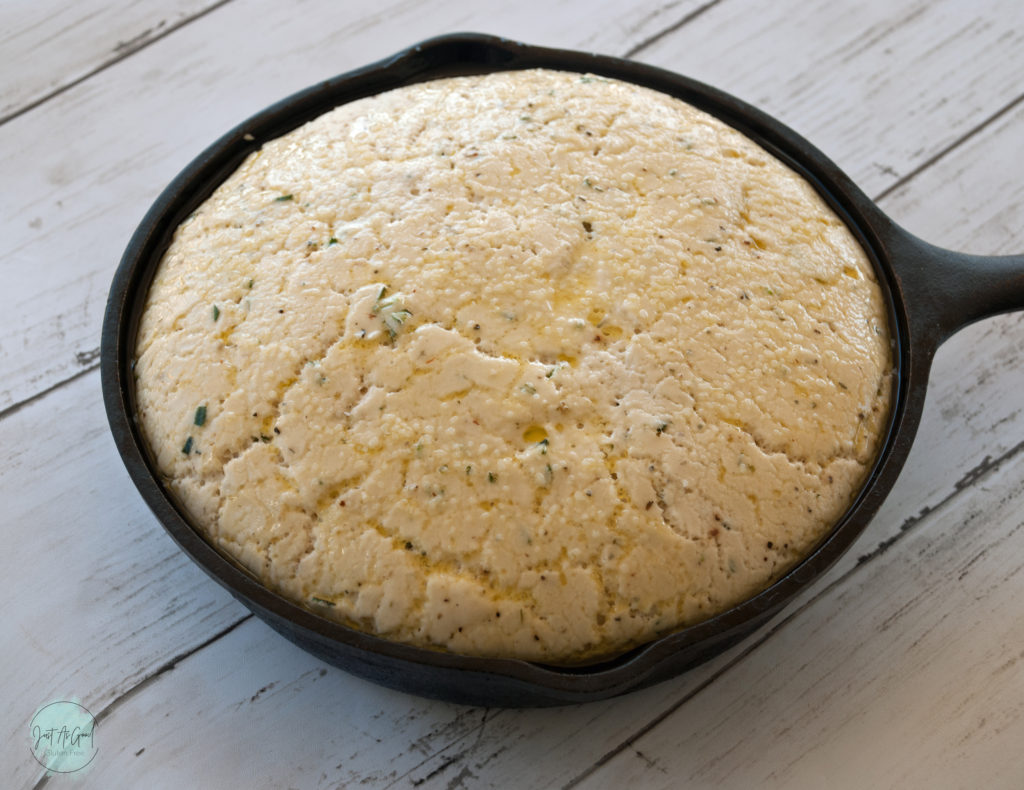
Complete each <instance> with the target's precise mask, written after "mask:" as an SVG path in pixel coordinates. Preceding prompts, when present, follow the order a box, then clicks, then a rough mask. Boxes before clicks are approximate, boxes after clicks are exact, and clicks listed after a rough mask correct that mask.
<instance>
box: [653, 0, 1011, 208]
mask: <svg viewBox="0 0 1024 790" xmlns="http://www.w3.org/2000/svg"><path fill="white" fill-rule="evenodd" d="M1022 49H1024V6H1022V5H1021V3H1019V2H1017V0H986V2H984V3H963V2H957V0H943V1H942V2H931V0H912V1H911V2H900V3H884V2H882V3H876V2H871V3H833V2H828V0H812V2H807V3H804V4H802V5H801V6H800V10H799V11H798V12H794V10H793V6H791V5H790V4H789V3H768V4H765V5H763V6H759V7H758V9H757V11H756V13H755V12H753V11H752V9H751V7H750V6H749V5H748V4H746V3H742V2H725V3H720V4H718V5H716V6H714V7H713V8H711V9H709V10H708V11H707V13H705V14H703V15H702V16H701V18H700V20H699V24H697V25H692V26H687V27H685V28H683V29H682V30H680V31H678V32H677V33H675V34H673V35H670V36H666V37H664V38H663V39H661V40H659V41H658V42H656V43H655V44H654V45H653V46H651V47H650V48H649V49H646V50H644V52H643V53H642V54H641V55H640V56H639V57H640V59H642V60H644V61H646V62H649V63H652V64H654V65H658V66H664V67H666V68H670V69H674V70H677V71H680V72H682V73H684V74H688V75H689V76H692V77H695V78H697V79H700V80H704V81H706V82H709V83H711V84H713V85H716V86H718V87H720V88H722V89H724V90H727V91H730V92H732V93H735V94H736V95H737V96H739V97H740V98H742V99H745V100H746V101H749V102H750V103H752V104H754V105H755V106H757V107H759V108H760V109H762V110H764V111H765V112H768V113H770V114H772V115H774V116H776V117H777V118H778V119H779V120H781V121H783V122H784V123H787V124H789V125H791V126H792V127H793V128H794V129H796V130H797V131H798V132H800V133H801V134H803V135H805V136H806V137H807V138H808V139H809V140H810V141H811V142H812V143H813V144H814V145H816V146H817V147H818V148H820V149H821V150H823V151H824V152H825V153H826V154H827V155H828V156H829V157H831V158H832V159H833V160H835V162H836V163H837V164H839V166H840V167H842V168H843V169H844V170H846V171H847V173H848V175H850V176H851V177H852V178H853V179H854V181H856V182H857V184H858V185H859V186H860V187H861V188H862V189H864V190H865V191H866V192H867V193H868V194H869V195H874V194H877V193H878V192H880V191H881V190H883V189H885V188H887V187H888V186H889V185H890V184H891V183H892V181H893V179H894V178H899V177H901V176H903V175H905V174H907V173H909V172H911V171H912V170H913V169H914V168H916V167H918V166H919V165H921V164H922V163H924V162H927V161H928V160H929V159H930V157H932V156H933V155H934V154H935V153H936V152H938V151H941V150H942V149H944V148H945V147H946V146H947V145H949V144H950V143H952V142H953V141H955V140H957V139H958V138H959V137H960V136H961V135H963V134H966V133H967V132H969V131H970V130H971V128H972V126H973V124H975V123H977V122H978V120H979V119H981V118H984V117H986V116H988V115H990V114H991V113H993V112H995V111H996V110H998V109H999V108H1001V107H1004V106H1006V105H1007V104H1008V103H1010V102H1012V101H1014V100H1015V99H1017V98H1019V97H1020V96H1021V94H1022V92H1024V91H1022V86H1024V58H1020V57H1016V56H1015V53H1017V52H1019V51H1021V50H1022ZM996 60H1001V61H1002V62H1001V63H1000V64H999V65H996V63H995V61H996ZM993 69H995V72H997V73H998V76H996V73H995V72H993ZM997 83H998V84H997Z"/></svg>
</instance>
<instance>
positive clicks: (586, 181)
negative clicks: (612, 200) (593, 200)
mask: <svg viewBox="0 0 1024 790" xmlns="http://www.w3.org/2000/svg"><path fill="white" fill-rule="evenodd" d="M583 183H584V184H585V185H586V186H588V187H590V188H591V189H593V190H594V191H595V192H604V190H603V189H602V188H601V187H599V186H595V185H594V183H593V182H592V181H591V180H590V179H589V178H584V179H583Z"/></svg>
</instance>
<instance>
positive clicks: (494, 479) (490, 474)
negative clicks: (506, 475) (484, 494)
mask: <svg viewBox="0 0 1024 790" xmlns="http://www.w3.org/2000/svg"><path fill="white" fill-rule="evenodd" d="M487 482H488V483H497V482H498V476H497V475H496V474H494V472H488V473H487Z"/></svg>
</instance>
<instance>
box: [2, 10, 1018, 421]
mask: <svg viewBox="0 0 1024 790" xmlns="http://www.w3.org/2000/svg"><path fill="white" fill-rule="evenodd" d="M699 7H700V6H699V5H698V4H697V3H696V2H694V1H693V0H691V1H690V2H685V3H677V4H674V5H671V6H666V7H665V9H662V8H661V7H660V6H658V7H655V6H650V7H649V8H650V9H652V10H651V11H650V12H649V13H646V14H641V13H638V12H637V11H636V10H635V9H634V7H633V6H631V5H628V4H621V3H615V2H613V0H604V2H602V3H599V4H597V5H595V4H594V3H559V4H543V3H541V2H539V1H538V0H531V2H529V3H516V4H505V5H502V6H500V7H499V8H498V9H497V10H496V9H486V10H484V9H473V10H468V9H467V8H466V6H465V5H464V4H463V3H462V2H454V0H449V2H447V3H444V4H430V5H429V6H428V5H427V4H423V3H410V2H405V1H404V0H390V2H387V3H382V4H381V5H380V6H379V7H376V8H375V9H374V11H373V15H372V16H364V17H358V16H357V17H353V16H352V15H351V13H350V12H349V11H348V10H346V9H345V8H344V7H343V6H341V5H339V4H329V3H323V7H322V8H321V7H319V6H315V7H314V6H313V5H307V6H306V7H304V9H303V12H301V13H296V12H295V11H294V10H293V9H292V7H291V6H286V5H283V4H279V3H278V4H271V3H267V5H266V8H265V9H264V8H262V7H261V9H260V14H259V16H260V18H261V20H262V24H261V26H260V27H259V28H258V29H254V28H253V27H252V26H251V25H248V24H247V20H248V18H250V17H251V16H252V14H253V13H254V11H253V9H252V8H251V7H250V6H248V5H247V6H244V7H242V6H237V5H236V4H233V3H232V4H230V5H228V6H226V7H224V8H221V9H218V10H217V11H215V12H213V13H211V14H209V15H208V16H207V17H205V18H204V19H203V25H202V30H201V31H200V30H198V29H196V30H193V31H190V30H189V27H186V28H183V29H182V30H180V31H178V32H177V33H175V34H174V35H173V36H170V37H168V38H167V39H164V40H162V41H160V42H157V43H156V44H154V45H153V46H152V47H148V48H147V49H146V50H144V51H142V52H139V53H137V54H136V55H135V56H133V57H132V58H130V59H128V60H127V61H125V62H123V63H119V64H117V65H116V66H114V67H112V68H110V69H108V70H106V71H104V72H103V73H102V74H100V75H97V77H96V78H95V79H92V80H89V81H88V82H87V83H85V84H83V85H81V86H78V87H76V88H75V89H74V90H71V91H68V92H67V93H65V94H62V95H61V96H59V97H57V98H56V99H55V100H54V101H52V102H47V104H46V105H44V106H42V107H39V108H37V109H36V110H34V111H33V112H32V113H29V114H28V115H26V116H23V117H21V118H18V119H16V120H15V121H13V122H11V123H9V124H7V125H6V126H4V127H2V128H0V169H2V170H3V172H4V173H5V180H6V183H7V189H6V190H5V191H4V193H3V195H2V196H0V209H2V212H0V230H2V232H3V235H4V237H5V238H6V239H7V240H8V243H7V245H6V246H5V250H4V253H3V259H2V260H3V263H2V265H3V268H4V271H5V273H6V274H7V276H8V278H9V279H10V280H12V281H14V282H15V283H17V285H18V287H17V288H16V289H15V290H14V291H13V292H12V291H7V292H4V293H0V322H2V323H0V330H2V331H0V366H2V367H3V369H4V370H5V371H6V372H7V375H6V376H5V378H4V381H3V382H0V410H2V409H3V408H5V407H7V406H9V405H10V404H13V403H17V402H20V401H21V400H23V399H25V398H27V397H30V396H31V395H32V394H34V393H37V392H40V391H42V390H45V389H46V388H48V387H50V386H53V385H54V384H55V383H57V382H59V381H61V380H63V379H65V378H67V377H69V376H71V375H74V374H75V373H76V372H79V371H80V370H81V369H82V368H83V365H85V366H88V365H89V364H92V361H93V360H94V359H95V355H96V348H97V335H98V329H99V325H100V321H101V316H102V310H103V304H104V301H105V296H106V291H107V288H108V284H109V279H110V276H111V274H112V271H113V267H114V265H115V264H116V261H117V260H118V258H119V257H120V254H121V251H122V249H123V246H124V244H125V243H126V241H127V239H128V237H129V236H130V234H131V231H132V229H133V227H134V225H135V224H136V223H137V221H138V220H139V219H140V218H141V216H142V214H143V212H144V208H145V207H146V206H147V205H148V204H149V203H150V202H151V201H152V199H153V198H154V196H155V194H156V193H157V192H158V191H159V189H160V188H161V187H162V186H163V185H164V184H166V183H167V181H169V180H170V178H172V177H173V175H174V173H175V172H177V170H178V169H180V167H181V166H183V165H184V164H185V163H186V162H187V161H188V159H190V158H191V156H193V155H194V154H196V153H197V152H198V151H199V150H200V149H201V148H202V147H203V146H204V145H205V144H207V143H208V142H210V141H212V140H213V139H214V138H216V137H217V136H218V134H220V133H221V132H222V131H224V130H225V129H227V128H229V127H230V126H231V125H233V124H234V123H235V122H236V121H237V120H239V119H240V118H243V117H245V116H246V115H248V114H249V113H251V112H253V111H255V110H257V109H259V108H260V107H262V106H264V105H265V104H267V103H268V102H270V101H272V100H274V99H276V98H279V97H281V96H283V95H286V94H287V93H289V92H291V91H293V90H295V89H298V88H300V87H303V86H304V85H307V84H310V83H312V82H314V81H315V80H317V79H320V78H322V77H324V76H327V75H329V74H332V73H335V72H338V71H343V70H345V69H347V68H351V67H353V66H356V65H360V64H362V63H365V62H367V61H370V60H373V59H375V58H377V57H380V56H381V55H382V54H384V53H388V52H391V51H393V50H395V49H398V48H399V47H401V46H404V45H407V44H409V43H411V42H412V41H414V40H416V39H418V38H421V37H423V36H426V35H430V34H433V33H438V32H442V31H444V30H447V29H452V28H460V27H461V28H473V27H475V28H479V29H482V30H485V31H486V30H493V31H499V32H502V33H504V34H506V35H509V36H511V37H518V38H524V39H527V40H532V41H536V42H538V43H548V44H554V43H557V44H560V45H563V46H579V47H585V48H591V49H599V50H603V51H609V52H626V51H629V50H630V49H631V48H632V47H634V46H635V45H636V44H638V43H641V42H643V41H644V40H646V39H648V38H650V36H651V35H652V33H655V32H657V31H658V30H659V29H660V27H659V26H664V25H665V24H667V22H668V21H669V20H671V19H674V18H677V17H678V18H680V19H681V18H684V17H686V16H687V15H688V14H689V13H691V12H693V11H694V10H695V9H697V8H699ZM787 7H788V6H787V5H786V4H784V3H783V4H773V5H772V6H771V7H770V9H766V10H765V11H764V13H768V14H770V15H771V16H770V17H769V18H767V19H762V18H761V17H760V16H758V17H753V16H750V14H749V7H748V6H746V5H745V4H743V3H737V2H720V3H718V4H716V5H714V6H712V7H711V8H710V9H709V10H708V11H706V12H704V13H703V14H700V15H699V16H697V17H696V18H695V19H694V20H693V21H692V22H691V23H690V24H687V25H684V26H683V27H682V28H680V29H679V30H677V31H675V32H674V33H673V34H671V35H668V36H666V37H664V38H662V39H660V40H658V41H657V42H655V44H654V45H652V46H651V47H650V48H649V49H646V50H644V51H643V52H642V53H641V55H642V57H644V58H645V59H648V60H650V61H652V62H655V63H658V64H661V65H666V66H669V67H671V68H676V69H679V70H680V71H683V72H685V73H691V74H693V75H695V76H698V77H700V78H702V79H705V80H707V81H709V82H712V83H714V84H718V85H721V86H723V87H726V88H731V89H733V90H735V91H736V92H737V93H738V94H740V95H741V96H744V97H746V98H748V99H751V100H753V101H755V102H762V100H763V104H764V106H765V107H766V108H767V109H768V110H770V111H773V112H778V113H779V114H780V115H781V116H782V117H783V118H784V119H785V120H787V121H789V122H791V123H793V124H794V125H795V126H797V127H798V128H800V129H802V130H804V131H805V132H809V133H811V136H812V137H814V138H815V139H816V141H817V142H818V143H819V145H821V146H822V147H823V148H825V150H827V151H828V152H829V153H830V154H832V155H833V156H834V157H836V158H837V159H838V160H839V161H840V162H841V163H842V164H844V165H845V166H847V167H849V168H850V170H851V172H852V173H853V174H854V175H855V176H856V177H858V178H859V179H861V181H862V183H864V185H865V186H867V187H868V188H869V189H872V190H874V189H881V188H884V187H886V186H889V185H891V184H892V183H893V180H894V178H895V176H894V174H900V173H906V172H908V171H910V170H912V169H913V168H914V167H915V166H917V165H918V164H920V163H922V162H925V161H927V160H928V158H929V157H930V156H932V155H933V154H934V153H935V152H937V151H939V150H941V149H942V148H943V147H944V146H945V145H947V144H948V142H949V141H950V139H951V135H953V136H955V135H956V134H958V133H959V132H960V131H961V130H962V129H963V124H964V123H965V122H964V120H963V119H964V118H965V117H968V116H970V117H975V118H977V117H984V116H985V114H986V113H994V112H996V111H997V110H998V109H999V108H1000V107H1002V106H1004V105H1005V103H1006V102H1007V101H1008V96H1010V95H1012V94H1013V92H1014V91H1015V90H1016V89H1017V87H1016V86H1018V85H1020V84H1021V82H1022V77H1024V64H1022V62H1021V59H1019V58H1015V57H1012V56H1007V53H1012V52H1015V51H1019V50H1020V49H1021V48H1020V47H1017V48H1016V49H1014V48H1013V47H1014V46H1015V42H1016V39H1013V40H1012V41H1011V40H1008V39H1007V38H1006V37H1007V36H1015V35H1018V33H1019V32H1020V31H1021V30H1024V26H1021V25H1019V24H1013V20H1015V19H1020V18H1021V16H1022V15H1024V10H1022V7H1021V6H1020V4H1017V3H1014V2H1012V0H986V2H985V3H984V4H972V5H970V6H968V5H966V4H962V3H957V2H955V0H946V2H944V3H930V2H927V1H926V0H915V2H914V3H911V4H907V5H906V7H907V8H912V9H916V11H915V14H916V15H903V14H902V11H901V10H900V9H902V8H904V6H900V8H899V9H898V8H895V7H894V6H893V4H891V3H887V2H884V0H872V2H871V3H865V4H860V5H858V8H857V12H856V13H857V17H856V18H857V19H859V20H863V21H860V22H859V23H857V24H854V21H853V20H849V19H846V17H841V19H842V20H845V24H836V23H835V18H836V13H837V11H836V9H835V4H834V3H830V2H826V0H815V1H814V2H809V3H806V4H804V6H803V7H802V8H801V10H800V13H799V14H798V15H793V14H791V13H789V12H786V11H784V10H782V9H785V8H787ZM898 12H899V13H898ZM538 14H541V15H542V17H543V18H544V19H545V25H544V26H543V27H542V28H541V27H538V26H537V25H536V22H535V20H536V18H537V15H538ZM965 14H970V15H971V16H970V17H969V18H968V17H965ZM776 15H779V16H778V18H776ZM905 16H907V18H905ZM996 16H1000V17H1001V18H1002V19H1003V20H1004V24H1003V25H1002V26H1001V27H997V26H994V25H990V24H988V23H986V22H985V21H984V20H987V19H990V18H994V17H996ZM787 20H789V21H788V22H787ZM901 20H902V24H900V22H901ZM971 20H974V21H973V22H972V21H971ZM768 22H770V23H771V24H772V25H773V26H768V25H767V24H766V23H768ZM797 22H799V24H797ZM875 29H879V30H881V29H889V30H890V32H889V36H888V37H886V36H880V35H874V36H873V37H869V38H868V39H866V40H861V39H862V38H863V37H861V38H858V37H857V36H855V35H854V34H853V33H849V32H848V31H851V30H852V31H858V30H860V31H863V30H875ZM915 31H917V32H915ZM961 31H966V32H962V33H961ZM1007 31H1009V32H1007ZM1014 31H1016V32H1014ZM947 40H948V42H947ZM807 42H812V43H813V46H812V45H811V44H808V43H807ZM937 42H947V44H946V46H948V48H949V54H948V56H947V55H945V54H944V50H943V49H942V48H941V47H938V48H937ZM896 44H898V46H896ZM723 53H743V56H742V57H736V56H727V57H724V56H723ZM748 53H757V55H758V56H756V57H752V56H749V55H748ZM829 53H834V54H832V55H829ZM946 57H948V61H949V63H952V62H954V60H955V61H957V62H961V61H962V65H961V66H960V67H958V68H957V69H955V70H952V71H951V72H950V73H948V74H947V73H946V72H945V71H943V70H942V69H940V68H939V64H945V65H944V66H943V68H946V67H948V63H946V60H945V59H944V58H946ZM815 63H824V64H825V65H824V66H815V65H813V64H815ZM168 64H171V65H168ZM826 66H827V67H828V68H832V69H835V70H836V75H837V77H836V79H837V80H838V82H833V81H830V83H829V84H828V85H820V84H817V83H816V82H815V80H816V75H818V74H821V73H830V72H826V71H824V70H823V69H824V68H825V67H826ZM918 69H923V71H921V72H919V71H917V70H918ZM905 73H924V74H929V75H931V74H935V75H936V77H937V78H936V79H929V80H928V81H925V82H923V83H922V84H921V85H920V86H919V85H918V84H915V85H913V86H911V85H909V84H907V83H906V82H903V83H900V82H897V80H896V76H894V75H900V74H905ZM939 77H941V79H940V78H939ZM837 85H838V87H837ZM156 86H159V90H155V88H156ZM907 106H909V107H911V108H912V109H913V111H914V115H913V116H908V115H906V114H905V111H904V110H903V109H902V108H904V107H907ZM183 107H187V108H189V110H190V111H189V112H187V113H183V112H182V111H181V108H183ZM965 107H967V108H970V111H966V110H965ZM72 117H73V118H76V119H78V120H77V122H76V124H75V133H74V136H71V137H69V135H68V134H67V128H68V127H67V123H66V119H67V118H72ZM908 119H909V120H913V125H910V123H909V120H908ZM833 127H835V128H836V129H840V128H841V129H843V130H844V131H842V133H841V134H839V133H838V132H833ZM113 130H117V131H116V132H114V131H113ZM833 134H837V135H838V136H837V137H835V138H833V137H832V136H831V135H833ZM818 138H821V139H818ZM865 141H871V145H870V147H868V148H866V147H865ZM28 196H31V197H30V198H29V197H28ZM40 271H45V272H47V276H45V277H41V276H40V274H39V273H40Z"/></svg>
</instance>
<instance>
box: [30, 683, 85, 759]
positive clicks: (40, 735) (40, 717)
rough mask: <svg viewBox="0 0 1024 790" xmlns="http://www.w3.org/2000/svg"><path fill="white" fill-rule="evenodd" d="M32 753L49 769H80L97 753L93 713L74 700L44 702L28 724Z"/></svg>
mask: <svg viewBox="0 0 1024 790" xmlns="http://www.w3.org/2000/svg"><path fill="white" fill-rule="evenodd" d="M29 736H30V738H31V746H32V756H33V757H35V758H36V762H37V763H39V764H40V765H41V766H43V768H45V769H47V770H48V771H52V772H53V773H57V774H70V773H73V772H75V771H80V770H82V769H83V768H85V766H87V765H88V764H89V763H91V762H92V758H93V757H95V756H96V717H95V716H93V715H92V714H91V713H90V712H89V711H88V710H87V709H86V708H85V707H84V706H82V705H79V704H78V703H77V702H71V701H68V700H60V701H58V702H51V703H50V704H49V705H44V706H43V707H41V708H40V709H39V710H38V711H36V715H35V716H33V717H32V721H31V723H30V724H29Z"/></svg>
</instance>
